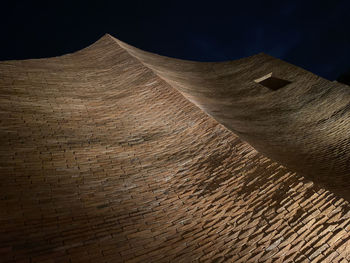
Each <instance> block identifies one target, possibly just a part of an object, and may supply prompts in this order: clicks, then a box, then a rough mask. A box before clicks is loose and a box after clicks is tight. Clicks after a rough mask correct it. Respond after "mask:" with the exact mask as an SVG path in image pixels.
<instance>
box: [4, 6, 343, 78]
mask: <svg viewBox="0 0 350 263" xmlns="http://www.w3.org/2000/svg"><path fill="white" fill-rule="evenodd" d="M71 2H73V0H72V1H71ZM208 2H209V1H208ZM227 2H229V3H230V4H222V2H220V1H210V2H209V3H206V2H204V1H190V0H188V1H187V3H186V4H184V3H180V2H179V1H167V0H163V1H131V0H130V1H127V0H124V1H104V2H103V1H74V3H67V4H65V3H63V2H62V1H60V2H57V4H54V3H53V1H46V2H38V1H22V2H19V1H17V2H16V1H1V4H0V28H1V41H0V60H8V59H25V58H39V57H50V56H57V55H62V54H65V53H70V52H74V51H76V50H79V49H81V48H84V47H86V46H88V45H90V44H92V43H93V42H95V41H96V40H97V39H98V38H100V37H102V36H103V35H104V33H110V34H111V35H113V36H115V37H117V38H119V39H121V40H123V41H125V42H127V43H129V44H132V45H134V46H137V47H139V48H142V49H145V50H148V51H152V52H156V53H158V54H162V55H167V56H171V57H177V58H183V59H191V60H199V61H223V60H234V59H238V58H241V57H246V56H250V55H253V54H256V53H259V52H265V53H267V54H270V55H272V56H275V57H278V58H281V59H283V60H285V61H288V62H291V63H293V64H295V65H297V66H300V67H303V68H305V69H307V70H310V71H312V72H314V73H315V74H317V75H320V76H322V77H325V78H327V79H329V80H334V79H336V78H337V77H338V76H339V74H341V73H343V72H345V71H347V70H348V69H350V18H349V14H350V12H349V11H350V1H348V0H344V1H337V0H327V1H321V0H319V1H307V0H304V1H299V0H294V1H282V0H280V1H244V0H241V1H227ZM121 3H123V4H121Z"/></svg>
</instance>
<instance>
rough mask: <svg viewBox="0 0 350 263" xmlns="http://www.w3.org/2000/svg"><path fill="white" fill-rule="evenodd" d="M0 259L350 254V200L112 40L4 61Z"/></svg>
mask: <svg viewBox="0 0 350 263" xmlns="http://www.w3.org/2000/svg"><path fill="white" fill-rule="evenodd" d="M0 114H1V116H0V120H1V123H0V145H1V148H0V179H1V180H0V262H32V263H34V262H348V261H349V260H350V253H349V252H350V249H349V248H350V235H349V232H348V231H349V230H350V209H349V205H348V203H347V202H345V201H344V200H343V199H341V198H339V197H336V196H335V195H334V194H333V193H330V192H328V191H326V190H324V189H322V188H316V187H315V186H313V184H312V183H311V182H309V181H306V180H305V179H304V178H303V177H301V176H299V175H298V174H295V173H292V172H290V171H289V170H287V169H286V168H284V167H283V166H281V165H279V164H277V163H276V162H273V161H271V160H269V159H268V158H266V157H264V156H263V155H261V154H259V153H258V152H257V151H256V150H254V149H253V148H252V147H251V146H249V145H248V144H247V143H245V142H242V141H241V140H240V139H238V137H237V136H236V135H234V134H233V133H232V132H230V131H229V130H227V129H226V128H224V127H223V126H222V125H221V124H218V123H217V122H216V121H215V120H213V119H212V118H211V117H209V116H208V115H206V114H205V113H204V112H203V111H201V110H200V109H199V108H197V107H196V106H194V105H193V104H192V103H190V102H189V101H188V100H187V99H185V98H184V97H183V96H182V95H181V94H180V93H178V92H177V91H176V90H175V89H174V88H172V87H171V86H169V85H168V84H167V83H166V82H165V81H164V80H162V79H161V78H159V77H158V76H157V75H155V74H154V73H153V72H152V71H151V70H150V69H148V68H147V67H145V66H144V65H143V64H141V63H140V62H139V61H138V60H137V59H135V58H133V57H131V56H130V55H129V53H127V52H126V51H125V50H124V49H123V48H121V47H120V46H119V45H118V44H117V43H116V42H115V41H114V40H112V39H111V38H110V37H109V36H105V37H104V38H102V39H101V40H99V41H98V42H97V43H95V44H94V45H92V46H90V47H88V48H86V49H84V50H82V51H79V52H76V53H74V54H69V55H65V56H62V57H58V58H50V59H40V60H27V61H6V62H0Z"/></svg>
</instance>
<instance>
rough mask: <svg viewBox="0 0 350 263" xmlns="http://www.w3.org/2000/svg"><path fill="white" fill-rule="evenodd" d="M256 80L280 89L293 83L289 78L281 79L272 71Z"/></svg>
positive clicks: (261, 83) (271, 87)
mask: <svg viewBox="0 0 350 263" xmlns="http://www.w3.org/2000/svg"><path fill="white" fill-rule="evenodd" d="M254 81H255V82H256V83H259V84H260V85H263V86H264V87H266V88H269V89H271V90H278V89H280V88H283V87H284V86H286V85H288V84H289V83H291V82H290V81H288V80H285V79H280V78H277V77H275V76H273V74H272V72H271V73H269V74H267V75H265V76H263V77H261V78H258V79H256V80H254Z"/></svg>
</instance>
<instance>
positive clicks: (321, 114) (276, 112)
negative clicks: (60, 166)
mask: <svg viewBox="0 0 350 263" xmlns="http://www.w3.org/2000/svg"><path fill="white" fill-rule="evenodd" d="M114 40H115V41H116V42H117V43H118V44H119V45H121V46H122V47H123V48H125V50H127V51H128V52H129V54H130V55H132V56H134V57H136V58H137V59H138V60H139V61H141V62H142V63H143V64H144V65H145V66H146V67H148V68H150V69H152V70H153V71H154V72H155V73H156V74H157V75H158V76H159V77H161V78H162V79H164V80H165V81H166V82H167V83H169V84H171V85H172V87H174V88H176V89H177V90H179V91H180V92H182V94H183V95H184V96H185V97H186V98H188V99H189V100H191V101H192V102H193V103H194V104H196V105H197V106H199V107H200V108H202V109H203V110H204V111H205V112H207V113H208V114H209V115H210V116H212V117H214V118H215V119H216V120H217V121H218V122H219V123H221V124H223V125H224V126H225V127H227V128H228V129H230V130H232V131H233V132H234V133H235V134H237V135H238V136H239V137H240V138H241V139H244V140H245V141H246V142H248V143H249V144H250V145H252V146H253V147H254V148H255V149H257V150H258V151H259V152H260V153H263V154H264V155H265V156H267V157H269V158H271V159H273V160H275V161H278V162H279V163H281V164H283V165H284V166H285V167H288V168H289V169H291V170H293V171H297V172H299V173H300V174H303V175H304V176H306V177H307V178H308V179H310V180H312V181H314V182H315V183H317V184H318V185H320V186H322V187H325V188H326V189H328V190H331V191H332V192H334V193H337V194H338V195H339V196H341V197H343V198H345V199H346V200H348V201H350V191H349V187H350V151H349V148H350V147H349V146H350V133H349V131H350V121H349V120H350V88H349V86H347V85H344V84H341V83H337V82H330V81H328V80H326V79H323V78H321V77H318V76H316V75H314V74H312V73H311V72H308V71H306V70H304V69H301V68H298V67H296V66H294V65H291V64H289V63H286V62H284V61H281V60H279V59H276V58H273V57H270V56H268V55H266V54H263V53H261V54H258V55H255V56H251V57H248V58H243V59H239V60H235V61H229V62H223V63H199V62H193V61H184V60H178V59H172V58H168V57H162V56H158V55H155V54H152V53H148V52H144V51H142V50H139V49H137V48H134V47H131V46H129V45H127V44H125V43H123V42H121V41H118V40H117V39H114ZM271 73H273V76H274V77H277V79H280V81H286V82H287V83H288V85H287V86H285V87H283V88H281V89H278V90H275V89H274V88H270V89H269V88H268V87H265V86H263V85H261V84H259V83H257V81H256V80H258V79H261V78H263V77H264V76H268V75H269V74H271Z"/></svg>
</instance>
